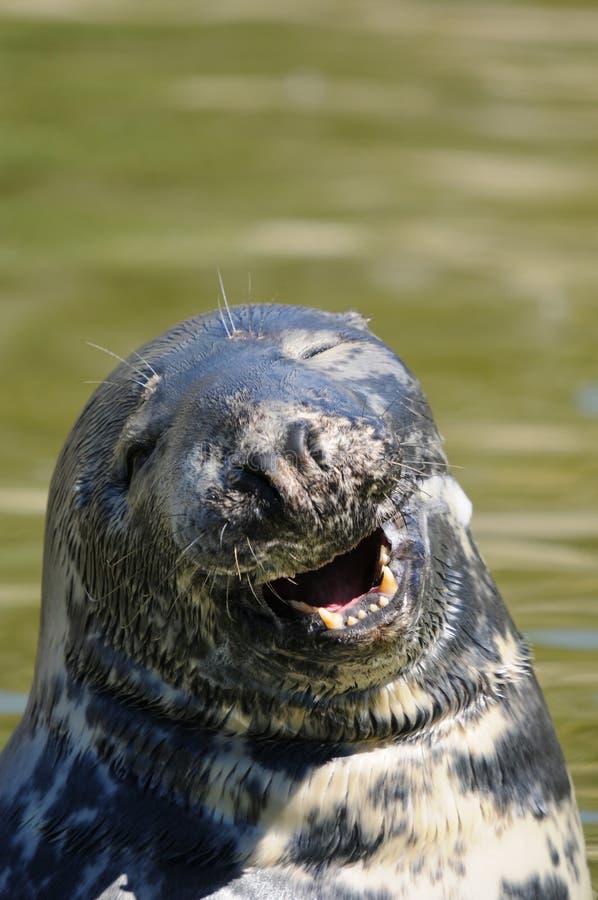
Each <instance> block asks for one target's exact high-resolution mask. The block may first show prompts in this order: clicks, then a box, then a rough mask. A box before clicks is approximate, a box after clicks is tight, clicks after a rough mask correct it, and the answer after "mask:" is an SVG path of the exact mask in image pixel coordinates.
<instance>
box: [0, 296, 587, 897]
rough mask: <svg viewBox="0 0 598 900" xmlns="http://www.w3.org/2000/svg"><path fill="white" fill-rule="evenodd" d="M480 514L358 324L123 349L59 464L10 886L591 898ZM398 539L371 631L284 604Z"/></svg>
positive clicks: (25, 890)
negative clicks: (290, 590)
mask: <svg viewBox="0 0 598 900" xmlns="http://www.w3.org/2000/svg"><path fill="white" fill-rule="evenodd" d="M469 513H470V507H469V504H468V501H467V500H466V498H465V497H464V495H463V494H462V492H461V491H460V488H459V487H458V485H457V484H456V482H455V481H454V480H453V479H452V476H451V475H450V474H449V473H448V470H447V462H446V458H445V456H444V453H443V450H442V446H441V441H440V438H439V436H438V433H437V431H436V427H435V425H434V423H433V420H432V416H431V413H430V410H429V408H428V406H427V403H426V400H425V398H424V396H423V393H422V391H421V388H420V386H419V384H418V382H417V381H416V379H415V378H414V376H413V375H412V374H411V373H410V372H409V370H408V369H407V368H406V367H405V366H404V365H403V364H402V363H401V362H400V360H398V359H397V357H396V356H395V355H394V354H393V353H392V352H391V351H390V350H389V349H388V348H387V347H385V345H384V344H383V343H382V342H381V341H379V340H378V339H377V338H375V337H374V336H372V335H371V334H370V332H369V331H368V329H367V325H366V323H365V321H364V320H363V319H361V317H359V316H358V315H357V314H354V313H350V314H347V315H344V316H342V315H341V316H336V315H332V314H329V313H324V312H320V311H317V310H313V309H298V308H293V307H284V306H246V307H241V308H235V309H232V310H230V311H227V313H226V315H222V316H220V315H219V314H217V313H216V314H210V315H207V316H199V317H197V318H195V319H191V320H189V321H188V322H184V323H182V324H180V325H178V326H176V327H174V328H173V329H171V330H170V331H168V332H166V333H165V334H164V335H162V336H161V337H159V338H157V339H156V340H155V341H152V342H151V343H150V344H148V345H146V346H145V347H142V348H141V350H140V351H139V352H137V353H135V354H133V355H132V356H131V357H130V358H129V359H128V360H127V361H125V362H123V363H122V364H121V365H119V366H118V368H117V369H116V370H115V371H114V373H113V374H112V375H111V376H110V378H109V380H108V381H107V382H106V383H105V384H103V385H101V386H100V387H99V388H98V390H97V391H96V392H95V394H94V395H93V396H92V398H91V399H90V401H89V402H88V404H87V406H86V407H85V409H84V410H83V412H82V414H81V416H80V418H79V420H78V422H77V423H76V425H75V427H74V428H73V431H72V432H71V434H70V436H69V438H68V440H67V442H66V444H65V447H64V449H63V451H62V453H61V456H60V459H59V461H58V464H57V467H56V472H55V474H54V478H53V481H52V486H51V491H50V500H49V511H48V521H47V528H46V542H45V560H44V577H43V606H42V623H41V630H40V641H39V650H38V656H37V663H36V671H35V677H34V685H33V689H32V692H31V696H30V701H29V704H28V707H27V710H26V713H25V715H24V717H23V719H22V721H21V723H20V725H19V726H18V728H17V730H16V731H15V733H14V735H13V736H12V738H11V740H10V741H9V744H8V745H7V747H6V749H5V751H4V753H3V754H2V756H1V757H0V896H2V897H14V896H18V897H20V898H23V900H26V898H29V897H31V898H33V897H35V898H44V897H46V898H58V897H61V898H62V897H69V898H81V900H90V898H100V897H101V898H106V900H108V898H114V900H115V898H120V900H124V898H129V900H131V898H137V900H154V898H178V900H197V898H201V897H211V898H219V900H227V898H230V900H232V898H251V897H255V898H258V897H259V898H266V900H268V898H283V900H284V898H314V897H317V898H323V900H354V898H355V900H356V898H371V900H374V898H377V900H386V898H395V897H396V898H405V897H407V898H408V897H418V898H422V897H423V898H438V900H449V898H460V900H469V898H471V900H478V898H479V897H482V896H483V897H484V898H488V900H507V898H511V897H516V898H528V900H531V898H534V897H540V896H543V897H544V896H550V897H554V898H555V900H556V898H559V900H561V898H563V900H564V898H570V900H584V898H589V897H590V887H589V881H588V875H587V868H586V864H585V859H584V846H583V835H582V831H581V826H580V823H579V817H578V814H577V810H576V807H575V801H574V797H573V792H572V788H571V783H570V779H569V777H568V774H567V771H566V768H565V764H564V761H563V757H562V753H561V751H560V748H559V746H558V742H557V740H556V737H555V734H554V730H553V727H552V724H551V722H550V718H549V716H548V713H547V711H546V708H545V705H544V702H543V700H542V697H541V694H540V691H539V688H538V685H537V683H536V681H535V678H534V675H533V672H532V670H531V666H530V661H529V654H528V650H527V647H526V646H525V644H524V642H523V641H522V639H521V636H520V635H519V634H518V632H517V631H516V629H515V627H514V625H513V623H512V622H511V620H510V618H509V616H508V613H507V612H506V609H505V607H504V605H503V603H502V600H501V599H500V597H499V595H498V593H497V591H496V588H495V586H494V584H493V582H492V579H491V577H490V575H489V573H488V571H487V570H486V568H485V566H484V564H483V562H482V560H481V559H480V557H479V555H478V553H477V551H476V549H475V546H474V544H473V541H472V539H471V535H470V532H469V527H468V526H469ZM380 529H382V530H380ZM379 535H383V536H384V537H383V540H384V541H385V542H386V545H387V546H388V548H389V552H390V556H391V561H390V563H389V567H390V570H391V571H392V574H393V578H394V579H395V581H396V586H397V589H396V593H395V595H394V597H393V598H392V600H391V601H390V602H389V603H387V604H386V605H385V607H384V608H382V606H381V605H380V608H377V609H376V611H375V612H373V613H371V614H369V613H368V616H367V617H366V618H364V619H363V621H360V622H358V623H357V624H356V625H354V626H353V627H348V626H347V627H345V628H344V629H338V628H333V629H327V628H326V627H325V626H324V624H323V621H322V620H321V618H320V617H319V615H318V614H306V615H303V614H302V613H297V612H292V611H291V608H290V606H289V604H288V602H287V601H286V600H284V598H283V601H279V602H278V605H277V600H276V598H275V597H274V596H273V594H272V592H270V594H268V590H269V589H268V584H269V583H270V582H272V581H276V579H280V578H281V577H293V576H296V575H297V574H298V573H309V572H312V570H316V569H320V568H321V567H324V566H326V565H327V564H328V563H330V562H331V561H332V560H335V561H336V560H337V559H338V555H339V554H344V553H346V552H347V551H349V550H351V549H352V548H354V547H357V550H356V551H355V552H356V553H358V554H360V553H362V550H361V549H360V548H362V547H365V546H366V544H367V546H368V547H369V546H370V545H369V544H368V541H370V540H371V541H374V540H381V538H379V537H377V536H379ZM369 536H372V537H371V538H370V537H369ZM363 553H365V551H363ZM351 558H353V557H351ZM361 558H362V557H361V556H360V557H359V559H361ZM364 558H365V556H364ZM335 565H336V562H335ZM347 571H349V570H347ZM306 577H307V578H309V577H311V576H306ZM315 577H316V578H317V577H319V575H318V573H316V576H315ZM347 577H349V575H347ZM350 577H356V578H357V577H361V576H360V575H359V576H358V575H357V574H356V575H355V576H354V575H353V572H351V576H350ZM302 583H303V582H302ZM305 583H311V582H307V581H306V582H305ZM276 584H278V582H277V581H276ZM314 584H316V582H314ZM368 596H369V595H368ZM373 596H374V598H375V597H377V596H380V595H379V594H374V595H373ZM306 599H308V600H309V598H306ZM366 599H367V598H366ZM364 602H365V601H364ZM355 610H357V607H355ZM542 891H544V893H542Z"/></svg>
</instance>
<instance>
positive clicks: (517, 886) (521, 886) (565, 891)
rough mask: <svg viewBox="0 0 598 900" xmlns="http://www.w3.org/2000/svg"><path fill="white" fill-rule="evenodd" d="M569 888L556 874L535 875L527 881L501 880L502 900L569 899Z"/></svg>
mask: <svg viewBox="0 0 598 900" xmlns="http://www.w3.org/2000/svg"><path fill="white" fill-rule="evenodd" d="M570 896H571V895H570V894H569V888H568V887H567V885H566V884H565V882H564V881H562V879H560V878H558V877H557V876H555V875H548V876H547V877H546V878H542V879H541V878H540V876H539V875H534V876H533V877H531V878H528V879H527V880H526V881H507V880H506V879H504V880H503V881H502V882H501V894H500V900H569V898H570Z"/></svg>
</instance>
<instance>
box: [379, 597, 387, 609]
mask: <svg viewBox="0 0 598 900" xmlns="http://www.w3.org/2000/svg"><path fill="white" fill-rule="evenodd" d="M389 603H390V600H389V599H388V597H380V599H379V600H378V606H381V607H382V609H384V607H385V606H388V604H389Z"/></svg>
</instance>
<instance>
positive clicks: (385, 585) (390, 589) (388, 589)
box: [378, 566, 398, 597]
mask: <svg viewBox="0 0 598 900" xmlns="http://www.w3.org/2000/svg"><path fill="white" fill-rule="evenodd" d="M397 588H398V584H397V579H396V578H395V577H394V575H393V574H392V572H391V571H390V569H389V568H388V566H382V581H381V582H380V584H379V585H378V590H379V591H380V593H381V594H389V596H391V597H392V596H394V594H395V593H396V590H397Z"/></svg>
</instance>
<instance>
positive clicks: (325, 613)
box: [318, 606, 345, 628]
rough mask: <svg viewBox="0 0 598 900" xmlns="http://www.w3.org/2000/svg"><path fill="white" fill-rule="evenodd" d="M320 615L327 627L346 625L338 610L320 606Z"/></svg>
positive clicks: (342, 626)
mask: <svg viewBox="0 0 598 900" xmlns="http://www.w3.org/2000/svg"><path fill="white" fill-rule="evenodd" d="M318 615H319V616H320V618H321V620H322V622H323V623H324V625H325V626H326V628H344V627H345V623H344V621H343V617H342V616H341V614H340V613H338V612H330V610H328V609H325V608H324V607H323V606H318Z"/></svg>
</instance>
